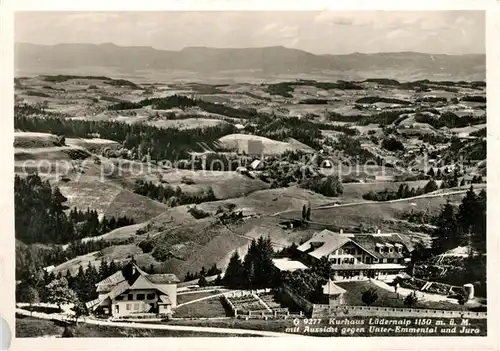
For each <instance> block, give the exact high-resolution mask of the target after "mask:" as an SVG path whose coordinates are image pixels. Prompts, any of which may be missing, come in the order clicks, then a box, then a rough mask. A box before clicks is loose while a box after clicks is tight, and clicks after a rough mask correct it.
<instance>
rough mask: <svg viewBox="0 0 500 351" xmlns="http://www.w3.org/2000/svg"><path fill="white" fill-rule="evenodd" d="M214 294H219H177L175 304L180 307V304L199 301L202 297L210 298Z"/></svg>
mask: <svg viewBox="0 0 500 351" xmlns="http://www.w3.org/2000/svg"><path fill="white" fill-rule="evenodd" d="M216 294H219V292H216V291H202V292H196V293H189V294H178V295H177V304H178V305H180V304H181V303H186V302H189V301H193V300H197V299H201V298H202V297H207V296H212V295H216Z"/></svg>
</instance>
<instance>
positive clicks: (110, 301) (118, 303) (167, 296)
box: [86, 261, 179, 317]
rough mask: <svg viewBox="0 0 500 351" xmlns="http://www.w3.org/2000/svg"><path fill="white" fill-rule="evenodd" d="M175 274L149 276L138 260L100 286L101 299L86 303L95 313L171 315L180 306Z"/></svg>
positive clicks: (98, 287)
mask: <svg viewBox="0 0 500 351" xmlns="http://www.w3.org/2000/svg"><path fill="white" fill-rule="evenodd" d="M178 282H179V279H178V278H177V277H176V276H175V275H174V274H148V273H146V272H144V271H143V270H141V269H140V268H139V267H138V266H137V265H136V264H135V262H134V261H130V262H129V263H127V264H126V265H125V266H124V267H123V268H122V269H121V270H119V271H118V272H116V273H114V274H112V275H111V276H109V277H107V278H106V279H104V280H102V281H100V282H99V283H97V284H96V286H97V293H98V294H99V296H98V298H97V299H95V300H92V301H89V302H87V303H86V307H87V309H89V311H91V312H92V313H94V314H100V315H105V316H110V317H111V316H112V317H123V316H130V315H138V314H155V315H160V316H168V315H171V314H172V312H173V309H174V308H175V307H176V306H177V283H178Z"/></svg>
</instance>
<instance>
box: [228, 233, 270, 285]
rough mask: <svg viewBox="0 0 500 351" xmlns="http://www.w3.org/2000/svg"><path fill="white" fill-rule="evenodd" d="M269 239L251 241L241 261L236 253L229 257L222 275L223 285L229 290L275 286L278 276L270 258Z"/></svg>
mask: <svg viewBox="0 0 500 351" xmlns="http://www.w3.org/2000/svg"><path fill="white" fill-rule="evenodd" d="M273 257H274V251H273V248H272V244H271V239H269V238H267V239H265V238H264V237H262V236H261V237H259V239H257V240H255V239H254V240H252V243H251V244H250V247H249V249H248V252H247V254H246V256H245V257H244V259H243V261H242V260H241V259H240V256H239V254H238V252H237V251H235V252H234V254H233V255H232V256H231V258H230V260H229V264H228V266H227V269H226V273H225V275H224V284H225V285H227V286H229V287H231V288H267V287H270V286H277V284H278V276H277V274H276V272H275V269H274V265H273V261H272V258H273Z"/></svg>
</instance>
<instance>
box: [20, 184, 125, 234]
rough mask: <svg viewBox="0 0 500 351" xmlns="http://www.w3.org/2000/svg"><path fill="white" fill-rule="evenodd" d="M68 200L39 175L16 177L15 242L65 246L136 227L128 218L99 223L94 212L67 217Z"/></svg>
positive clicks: (72, 212) (70, 214)
mask: <svg viewBox="0 0 500 351" xmlns="http://www.w3.org/2000/svg"><path fill="white" fill-rule="evenodd" d="M66 201H67V199H66V197H64V196H63V195H62V194H61V191H60V190H59V188H58V187H54V188H52V187H51V185H50V183H49V181H48V180H47V181H42V179H41V178H40V177H39V176H38V175H37V174H30V175H28V176H27V177H25V178H22V177H20V176H18V175H16V176H15V177H14V207H15V232H16V239H19V240H21V241H22V242H24V243H66V242H69V241H73V240H77V239H81V238H84V237H88V236H96V235H101V234H103V233H106V232H108V231H110V230H113V229H116V228H119V227H122V226H126V225H130V224H133V223H134V221H133V220H132V219H129V218H127V217H126V216H123V217H120V218H118V219H115V218H114V217H111V218H109V219H108V218H106V217H103V219H102V220H101V221H99V218H98V214H97V212H96V211H94V210H90V209H87V211H86V212H82V211H79V210H77V209H76V208H74V209H72V210H71V211H70V212H69V215H66V213H65V210H66V209H67V207H66V206H65V205H64V203H65V202H66Z"/></svg>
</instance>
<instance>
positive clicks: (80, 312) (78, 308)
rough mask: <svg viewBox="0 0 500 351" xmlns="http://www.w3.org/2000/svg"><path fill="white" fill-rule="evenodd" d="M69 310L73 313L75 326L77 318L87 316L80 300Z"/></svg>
mask: <svg viewBox="0 0 500 351" xmlns="http://www.w3.org/2000/svg"><path fill="white" fill-rule="evenodd" d="M71 310H72V311H73V312H75V314H74V317H75V323H76V325H78V318H80V317H81V316H85V315H87V308H86V307H85V305H84V303H83V302H81V301H80V300H77V301H75V305H74V306H73V308H72V309H71Z"/></svg>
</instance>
